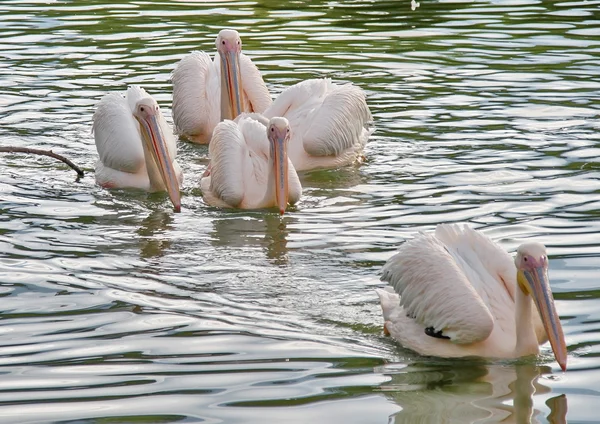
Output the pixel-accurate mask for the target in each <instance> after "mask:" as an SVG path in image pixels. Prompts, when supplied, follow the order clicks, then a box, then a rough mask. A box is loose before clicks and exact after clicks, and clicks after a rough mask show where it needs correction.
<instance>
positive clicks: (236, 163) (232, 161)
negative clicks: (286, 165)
mask: <svg viewBox="0 0 600 424" xmlns="http://www.w3.org/2000/svg"><path fill="white" fill-rule="evenodd" d="M267 152H268V141H267V137H266V128H265V127H264V126H263V125H262V124H261V123H260V122H258V121H256V120H255V119H252V118H245V119H241V120H240V121H239V122H238V123H236V122H233V121H229V120H227V121H223V122H220V123H219V124H218V125H217V126H216V127H215V131H214V133H213V138H212V141H211V143H210V145H209V154H210V157H211V162H210V164H211V165H210V166H211V174H210V175H211V180H210V191H211V192H212V194H213V195H214V196H216V197H218V198H219V199H221V200H222V201H223V202H225V203H227V204H228V205H229V206H232V207H239V205H240V203H241V202H242V201H243V200H244V199H247V200H248V202H250V203H255V202H259V201H260V200H262V196H264V192H265V190H266V185H267V184H266V182H267V161H268V159H267Z"/></svg>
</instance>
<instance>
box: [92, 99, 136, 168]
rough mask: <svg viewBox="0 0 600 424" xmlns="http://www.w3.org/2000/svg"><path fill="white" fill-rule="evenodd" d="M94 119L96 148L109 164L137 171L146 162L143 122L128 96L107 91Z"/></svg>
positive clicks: (106, 164)
mask: <svg viewBox="0 0 600 424" xmlns="http://www.w3.org/2000/svg"><path fill="white" fill-rule="evenodd" d="M138 90H141V91H143V89H141V88H138ZM144 93H145V91H144ZM128 95H129V91H128ZM93 121H94V122H93V125H92V132H93V133H94V139H95V141H96V149H97V150H98V155H99V156H100V162H101V163H102V164H103V165H104V166H105V167H108V168H112V169H114V170H117V171H123V172H128V173H136V172H138V171H139V170H140V169H141V168H142V167H144V166H145V158H144V150H143V146H142V140H141V137H140V130H139V124H138V123H137V121H136V120H135V118H134V117H133V114H132V109H131V107H130V106H129V103H128V100H127V99H126V98H125V97H123V96H122V95H121V94H118V93H110V94H107V95H105V96H104V97H103V98H102V100H100V103H99V104H98V107H97V108H96V111H95V112H94V118H93Z"/></svg>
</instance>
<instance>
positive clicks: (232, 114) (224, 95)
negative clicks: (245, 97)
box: [219, 47, 242, 120]
mask: <svg viewBox="0 0 600 424" xmlns="http://www.w3.org/2000/svg"><path fill="white" fill-rule="evenodd" d="M219 56H220V57H221V120H224V119H231V120H233V119H235V118H237V116H238V115H239V114H240V113H242V75H241V71H240V53H239V51H237V50H236V49H235V47H232V48H231V49H228V50H226V51H224V52H221V51H219Z"/></svg>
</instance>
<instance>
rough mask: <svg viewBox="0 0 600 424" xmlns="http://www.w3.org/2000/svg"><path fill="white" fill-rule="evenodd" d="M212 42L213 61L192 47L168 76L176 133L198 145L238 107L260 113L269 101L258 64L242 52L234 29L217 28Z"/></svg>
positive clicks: (240, 109) (237, 113)
mask: <svg viewBox="0 0 600 424" xmlns="http://www.w3.org/2000/svg"><path fill="white" fill-rule="evenodd" d="M215 45H216V47H217V54H215V57H214V60H211V58H210V56H209V55H208V54H207V53H205V52H197V51H195V52H192V53H191V54H189V55H187V56H185V57H184V58H183V59H181V61H180V62H179V63H178V64H177V67H176V68H175V70H174V71H173V73H172V75H171V80H172V81H173V120H174V122H175V132H176V133H177V134H179V135H181V136H183V137H186V138H188V139H189V140H190V141H193V142H195V143H200V144H207V143H209V142H210V139H211V136H212V133H213V130H214V128H215V127H216V126H217V124H218V123H219V122H220V121H222V120H224V119H230V120H233V119H235V118H236V117H237V116H238V115H239V114H240V113H242V112H257V113H262V112H264V111H265V109H267V107H269V105H271V95H270V94H269V90H268V89H267V86H266V85H265V82H264V81H263V79H262V76H261V74H260V72H259V70H258V68H257V67H256V65H254V63H252V61H251V60H250V58H249V57H248V56H246V55H244V54H243V53H242V40H241V39H240V35H239V34H238V32H237V31H235V30H233V29H224V30H221V32H219V35H218V36H217V40H216V42H215Z"/></svg>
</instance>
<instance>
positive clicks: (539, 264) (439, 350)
mask: <svg viewBox="0 0 600 424" xmlns="http://www.w3.org/2000/svg"><path fill="white" fill-rule="evenodd" d="M381 279H382V280H383V281H387V282H388V283H389V284H390V285H391V287H386V288H385V289H377V293H378V294H379V298H380V301H381V307H382V309H383V316H384V320H385V325H384V329H385V331H386V333H388V334H391V335H392V337H394V338H395V339H396V340H398V341H399V342H400V343H401V344H402V345H403V346H405V347H408V348H410V349H412V350H414V351H416V352H418V353H420V354H423V355H431V356H442V357H462V356H482V357H493V358H516V357H521V356H526V355H533V354H537V353H539V344H541V343H545V342H546V341H547V340H549V341H550V345H551V346H552V350H553V352H554V356H555V357H556V360H557V361H558V363H559V365H560V367H561V368H562V369H563V370H565V369H566V366H567V349H566V344H565V340H564V335H563V330H562V327H561V324H560V320H559V318H558V315H557V313H556V308H555V306H554V300H553V297H552V292H551V291H550V286H549V283H548V258H547V255H546V248H545V247H544V245H542V244H540V243H526V244H523V245H521V246H520V247H519V248H518V250H517V255H516V257H515V259H514V261H513V260H512V258H511V257H510V256H509V255H508V253H506V252H505V251H504V250H502V248H501V247H500V246H499V245H497V244H496V243H494V242H492V241H491V240H490V239H489V238H488V237H486V236H485V235H483V234H482V233H480V232H478V231H475V230H472V229H470V228H468V227H466V226H464V227H461V226H459V225H438V226H437V228H436V230H435V234H419V235H417V236H416V237H415V238H414V239H412V240H410V241H408V242H405V243H404V244H403V245H402V246H401V247H400V249H399V251H398V253H397V254H396V255H395V256H393V257H392V258H390V259H389V260H388V261H387V263H386V264H385V266H384V267H383V274H382V277H381ZM534 304H535V308H534V307H533V305H534Z"/></svg>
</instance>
